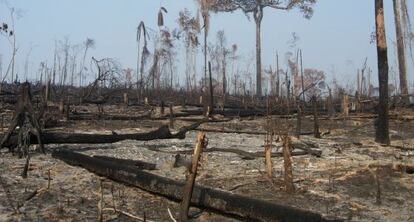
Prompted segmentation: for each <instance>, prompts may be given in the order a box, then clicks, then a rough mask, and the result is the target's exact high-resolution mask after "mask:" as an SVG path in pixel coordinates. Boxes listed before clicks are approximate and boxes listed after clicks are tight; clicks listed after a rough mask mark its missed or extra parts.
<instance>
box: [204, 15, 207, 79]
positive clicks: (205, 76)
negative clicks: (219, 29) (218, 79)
mask: <svg viewBox="0 0 414 222" xmlns="http://www.w3.org/2000/svg"><path fill="white" fill-rule="evenodd" d="M206 21H207V18H204V87H207V35H208V31H207V29H208V27H207V26H206Z"/></svg>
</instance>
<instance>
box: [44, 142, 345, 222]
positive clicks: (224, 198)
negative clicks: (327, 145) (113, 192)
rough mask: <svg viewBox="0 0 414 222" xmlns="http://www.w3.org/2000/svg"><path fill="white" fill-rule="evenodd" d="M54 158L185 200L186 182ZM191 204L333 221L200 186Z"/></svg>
mask: <svg viewBox="0 0 414 222" xmlns="http://www.w3.org/2000/svg"><path fill="white" fill-rule="evenodd" d="M52 157H54V158H57V159H60V160H62V161H64V162H66V163H68V164H70V165H74V166H80V167H83V168H85V169H87V170H89V171H91V172H93V173H95V174H97V175H99V176H104V177H107V178H108V179H111V180H114V181H117V182H121V183H124V184H127V185H131V186H136V187H138V188H140V189H143V190H145V191H148V192H151V193H154V194H157V195H161V196H164V197H167V198H169V199H171V200H174V201H181V200H182V188H183V186H184V182H182V181H175V180H172V179H169V178H165V177H161V176H158V175H154V174H151V173H148V172H145V171H140V170H131V169H130V168H128V167H125V166H123V165H118V164H116V163H111V162H108V161H105V160H101V159H96V158H93V157H90V156H86V155H83V154H80V153H75V152H71V151H68V150H64V149H57V150H54V151H53V153H52ZM190 204H191V205H192V206H195V207H199V208H202V209H208V210H211V211H215V212H218V213H222V214H226V215H233V216H237V217H242V218H245V219H247V220H253V221H286V222H290V221H294V222H296V221H333V220H328V219H326V218H324V217H322V215H320V214H318V213H315V212H310V211H306V210H302V209H297V208H294V207H291V206H286V205H282V204H279V203H274V202H269V201H264V200H258V199H253V198H249V197H245V196H241V195H237V194H232V193H230V192H226V191H221V190H216V189H213V188H210V187H206V186H199V185H196V186H194V190H193V195H192V198H191V201H190ZM335 221H340V220H335Z"/></svg>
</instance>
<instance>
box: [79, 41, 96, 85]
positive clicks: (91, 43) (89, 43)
mask: <svg viewBox="0 0 414 222" xmlns="http://www.w3.org/2000/svg"><path fill="white" fill-rule="evenodd" d="M83 47H84V51H83V58H82V65H81V67H80V70H79V87H81V86H82V79H83V71H84V70H85V69H86V67H85V60H86V55H87V53H88V50H89V49H90V48H94V47H95V40H93V39H90V38H86V40H85V42H83Z"/></svg>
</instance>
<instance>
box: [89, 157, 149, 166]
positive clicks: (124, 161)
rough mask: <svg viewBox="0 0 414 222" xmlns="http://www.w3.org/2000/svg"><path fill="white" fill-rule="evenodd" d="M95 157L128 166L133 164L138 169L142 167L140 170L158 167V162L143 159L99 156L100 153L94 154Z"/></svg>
mask: <svg viewBox="0 0 414 222" xmlns="http://www.w3.org/2000/svg"><path fill="white" fill-rule="evenodd" d="M93 157H94V158H97V159H101V160H105V161H110V162H113V163H116V164H120V165H122V164H123V165H126V166H133V167H135V168H136V169H140V170H155V169H156V168H157V164H155V163H148V162H144V161H141V160H129V159H119V158H115V157H109V156H99V155H94V156H93Z"/></svg>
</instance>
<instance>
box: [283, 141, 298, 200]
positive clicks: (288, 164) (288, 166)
mask: <svg viewBox="0 0 414 222" xmlns="http://www.w3.org/2000/svg"><path fill="white" fill-rule="evenodd" d="M290 149H291V140H290V137H289V136H284V137H283V162H284V167H285V173H284V177H285V188H286V192H288V193H294V192H295V185H294V184H293V169H292V159H291V154H290Z"/></svg>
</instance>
